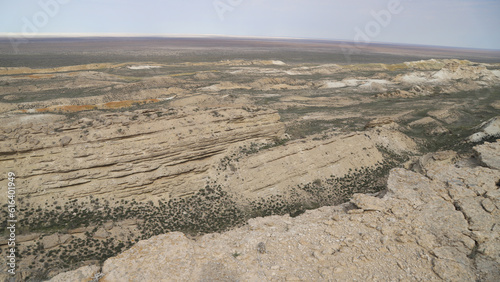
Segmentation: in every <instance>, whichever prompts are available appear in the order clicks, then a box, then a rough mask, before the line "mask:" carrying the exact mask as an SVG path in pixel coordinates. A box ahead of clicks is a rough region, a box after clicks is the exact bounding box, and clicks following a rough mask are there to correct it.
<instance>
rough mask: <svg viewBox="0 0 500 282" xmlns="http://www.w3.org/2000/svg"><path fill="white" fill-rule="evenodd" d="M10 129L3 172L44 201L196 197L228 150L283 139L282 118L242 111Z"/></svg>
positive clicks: (2, 144) (0, 148) (114, 117)
mask: <svg viewBox="0 0 500 282" xmlns="http://www.w3.org/2000/svg"><path fill="white" fill-rule="evenodd" d="M11 126H12V127H3V128H2V131H3V133H4V134H5V135H6V136H7V137H6V138H5V139H4V140H3V141H0V152H1V153H2V156H1V157H0V159H1V161H2V164H3V165H2V168H1V169H0V170H1V171H2V175H6V174H7V172H8V171H14V172H16V174H17V175H19V176H22V177H20V178H19V179H18V181H19V185H22V186H23V189H22V190H20V191H19V193H20V195H21V196H22V195H28V194H29V195H30V196H31V199H32V200H33V202H37V203H42V202H43V200H44V199H50V198H52V197H54V198H56V199H57V198H63V199H65V200H67V199H79V198H83V197H86V196H89V195H93V196H100V197H117V198H127V197H137V196H139V195H141V197H143V198H144V197H145V195H148V194H149V195H151V194H154V195H158V196H163V197H165V198H168V197H170V196H176V195H180V194H183V193H188V192H191V191H196V190H197V189H200V188H202V187H203V186H204V184H205V181H206V180H205V178H206V177H207V174H208V173H207V174H203V173H205V172H207V171H208V170H209V169H211V166H212V165H213V164H214V163H216V161H217V159H218V158H220V157H221V156H223V155H224V154H225V153H226V152H227V151H228V149H231V148H233V147H235V146H236V147H237V146H239V145H241V143H242V142H243V141H247V142H248V141H253V140H262V139H271V138H276V137H278V136H281V135H282V134H283V133H284V127H283V125H282V124H281V123H279V115H278V114H276V113H274V112H272V111H260V112H257V113H250V112H247V111H245V110H242V109H237V108H225V109H218V110H217V112H215V111H203V110H197V109H195V108H183V109H178V110H168V109H167V110H158V111H135V112H129V113H123V114H101V115H99V116H97V117H96V118H95V119H94V120H90V119H88V118H87V119H81V120H78V121H75V122H73V123H54V124H43V125H38V124H35V125H32V124H14V123H13V124H12V125H11ZM13 154H16V158H12V157H11V156H12V155H13ZM4 196H5V195H2V197H4ZM2 199H3V198H2ZM136 199H138V198H136ZM138 200H140V199H138Z"/></svg>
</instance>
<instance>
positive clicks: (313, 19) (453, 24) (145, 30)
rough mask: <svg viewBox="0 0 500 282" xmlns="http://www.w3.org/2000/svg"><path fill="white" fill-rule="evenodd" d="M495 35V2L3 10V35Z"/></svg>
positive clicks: (100, 3)
mask: <svg viewBox="0 0 500 282" xmlns="http://www.w3.org/2000/svg"><path fill="white" fill-rule="evenodd" d="M377 18H378V20H377ZM499 27H500V0H413V1H412V0H344V1H340V0H143V1H138V0H9V1H6V0H2V1H1V2H0V33H11V32H13V33H21V32H24V33H26V34H33V33H36V34H39V33H134V34H220V35H241V36H278V37H300V38H318V39H334V40H335V39H337V40H351V41H353V40H357V41H370V42H388V43H413V44H424V45H441V46H455V47H473V48H489V49H500V30H499Z"/></svg>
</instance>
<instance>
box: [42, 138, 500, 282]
mask: <svg viewBox="0 0 500 282" xmlns="http://www.w3.org/2000/svg"><path fill="white" fill-rule="evenodd" d="M499 144H500V140H497V141H496V142H495V143H486V144H484V145H479V146H476V147H475V151H476V152H477V154H478V156H479V159H480V160H482V161H480V162H478V161H477V160H474V159H460V158H458V157H457V154H456V153H455V152H453V151H445V152H438V153H432V154H428V155H426V156H424V157H422V158H420V160H419V161H417V162H416V163H415V166H414V169H413V170H414V171H418V172H414V171H410V170H407V169H403V168H396V169H393V170H392V171H391V173H390V176H389V180H388V185H387V190H386V191H385V192H384V195H381V194H378V195H365V194H355V195H354V196H353V197H352V199H351V201H350V202H349V203H346V204H343V205H341V206H334V207H323V208H320V209H317V210H313V211H308V212H306V213H305V214H303V215H301V216H298V217H295V218H292V217H289V216H271V217H265V218H256V219H252V220H250V221H249V222H248V224H247V225H245V226H244V227H241V228H238V229H234V230H231V231H228V232H225V233H222V234H219V233H216V234H208V235H204V236H202V237H201V238H199V239H197V240H192V239H188V238H187V237H186V236H185V235H183V234H182V233H179V232H173V233H168V234H164V235H159V236H156V237H153V238H151V239H148V240H145V241H140V242H139V243H137V244H136V245H135V246H133V247H132V248H131V249H129V250H128V251H125V252H123V253H121V254H120V255H118V256H116V257H113V258H110V259H108V260H106V261H105V263H104V265H103V266H102V268H100V269H99V267H97V266H87V267H85V268H81V269H78V270H75V271H73V272H68V273H62V274H59V275H58V276H56V277H54V278H53V279H52V280H51V281H90V279H91V277H93V276H94V275H95V274H96V273H99V274H100V275H104V276H103V277H102V278H101V279H100V280H99V281H193V280H194V281H257V280H263V281H270V280H279V281H347V280H361V281H393V280H416V281H441V280H445V281H474V280H475V281H499V279H500V256H499V254H500V187H499V185H500V171H499V170H498V168H494V166H491V167H486V166H484V165H488V164H490V163H495V160H493V158H497V159H496V163H498V154H489V155H487V156H485V155H484V154H485V152H489V151H490V149H491V148H498V145H499ZM486 159H488V161H484V160H486Z"/></svg>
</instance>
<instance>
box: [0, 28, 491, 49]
mask: <svg viewBox="0 0 500 282" xmlns="http://www.w3.org/2000/svg"><path fill="white" fill-rule="evenodd" d="M145 37H153V38H240V39H278V40H304V41H306V40H317V41H327V42H346V43H354V44H359V45H365V46H366V45H371V44H383V45H404V46H414V47H434V48H450V49H463V50H483V51H497V52H498V51H500V49H489V48H478V47H461V46H444V45H426V44H415V43H400V42H378V41H374V42H356V41H353V40H346V39H332V38H307V37H286V36H252V35H225V34H191V33H85V32H82V33H33V34H25V33H16V32H0V39H1V38H15V39H44V38H47V39H49V38H54V39H55V38H145Z"/></svg>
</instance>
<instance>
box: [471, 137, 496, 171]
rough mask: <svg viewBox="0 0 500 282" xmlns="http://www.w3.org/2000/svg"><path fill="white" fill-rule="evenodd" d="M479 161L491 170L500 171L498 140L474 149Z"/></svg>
mask: <svg viewBox="0 0 500 282" xmlns="http://www.w3.org/2000/svg"><path fill="white" fill-rule="evenodd" d="M474 151H475V153H476V155H477V157H478V159H479V161H480V162H481V163H482V164H483V165H485V166H487V167H489V168H493V169H498V170H500V139H498V140H497V141H496V142H494V143H488V142H486V143H484V144H483V145H478V146H475V147H474Z"/></svg>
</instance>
